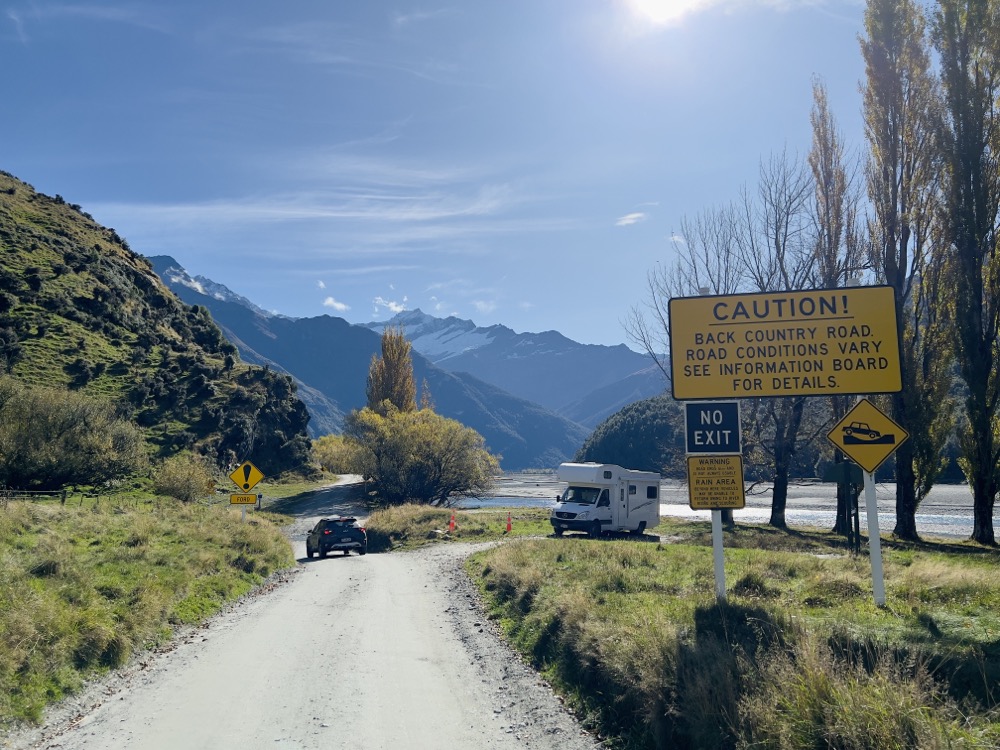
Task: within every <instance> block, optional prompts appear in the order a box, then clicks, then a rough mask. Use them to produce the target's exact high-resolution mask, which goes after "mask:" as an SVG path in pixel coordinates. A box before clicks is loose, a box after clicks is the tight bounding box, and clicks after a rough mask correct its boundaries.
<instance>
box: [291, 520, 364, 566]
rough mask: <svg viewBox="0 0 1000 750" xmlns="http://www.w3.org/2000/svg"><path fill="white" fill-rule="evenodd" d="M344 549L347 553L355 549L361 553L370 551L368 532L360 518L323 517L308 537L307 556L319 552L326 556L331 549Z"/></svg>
mask: <svg viewBox="0 0 1000 750" xmlns="http://www.w3.org/2000/svg"><path fill="white" fill-rule="evenodd" d="M338 549H339V550H343V552H344V554H345V555H349V554H351V550H355V551H356V552H357V553H358V554H359V555H363V554H365V553H366V552H368V534H367V533H365V529H364V527H363V526H359V525H358V519H356V518H349V517H345V516H338V517H337V518H321V519H319V522H318V523H317V524H316V525H315V526H313V528H312V531H310V532H309V536H307V537H306V557H312V556H313V555H315V554H316V553H319V556H320V557H326V553H327V552H330V551H331V550H338Z"/></svg>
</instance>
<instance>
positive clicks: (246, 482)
mask: <svg viewBox="0 0 1000 750" xmlns="http://www.w3.org/2000/svg"><path fill="white" fill-rule="evenodd" d="M229 478H230V479H232V480H233V481H234V482H235V483H236V486H237V487H239V488H240V489H241V490H243V491H244V492H249V491H250V490H252V489H253V488H254V487H255V486H256V485H257V482H259V481H260V480H261V479H263V478H264V475H263V474H261V473H260V469H258V468H257V467H256V466H254V465H253V464H252V463H250V462H249V461H244V462H243V463H242V464H240V465H239V466H237V467H236V471H234V472H233V473H232V474H230V475H229Z"/></svg>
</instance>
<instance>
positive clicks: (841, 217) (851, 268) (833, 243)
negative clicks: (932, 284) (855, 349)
mask: <svg viewBox="0 0 1000 750" xmlns="http://www.w3.org/2000/svg"><path fill="white" fill-rule="evenodd" d="M809 119H810V122H811V123H812V146H811V148H810V150H809V157H808V162H809V169H810V171H811V172H812V181H813V204H814V208H813V213H814V216H815V221H816V231H815V238H814V242H815V262H814V266H813V272H812V273H813V281H812V285H813V286H815V287H818V288H821V289H836V288H838V287H843V286H847V285H848V284H849V283H850V280H851V279H854V278H855V277H856V276H857V275H858V274H859V273H860V271H861V268H862V263H863V256H864V244H865V243H864V237H863V234H862V232H861V231H860V230H859V225H860V223H861V222H860V216H859V214H860V210H859V204H860V195H859V191H858V189H857V186H856V180H855V173H856V169H855V167H854V161H853V160H851V159H850V158H849V157H848V155H847V154H846V152H845V147H844V140H843V137H842V135H841V133H840V130H839V129H838V127H837V123H836V120H835V118H834V116H833V113H832V112H831V111H830V106H829V100H828V98H827V93H826V87H825V86H824V85H823V83H822V82H821V81H820V80H818V79H816V80H814V81H813V108H812V112H811V114H810V118H809ZM829 404H830V411H829V415H828V417H829V419H828V422H829V421H833V422H835V421H839V420H840V419H841V418H842V417H843V416H844V415H845V414H847V411H848V410H849V409H850V406H851V400H850V397H848V396H831V397H830V401H829ZM824 426H825V424H823V423H822V422H821V423H820V427H821V428H822V427H824ZM845 463H846V458H845V456H844V454H843V453H842V452H841V451H840V450H839V449H837V450H834V464H835V465H836V466H838V467H840V468H841V469H843V467H844V464H845ZM837 473H838V475H841V474H843V473H844V472H843V471H839V472H837ZM855 501H856V497H855V496H854V493H853V492H852V486H851V485H850V484H849V483H848V482H846V481H838V484H837V520H836V522H835V524H834V529H833V530H834V532H836V533H841V534H843V533H848V532H849V531H850V520H849V518H850V515H849V510H850V507H851V506H853V504H854V502H855Z"/></svg>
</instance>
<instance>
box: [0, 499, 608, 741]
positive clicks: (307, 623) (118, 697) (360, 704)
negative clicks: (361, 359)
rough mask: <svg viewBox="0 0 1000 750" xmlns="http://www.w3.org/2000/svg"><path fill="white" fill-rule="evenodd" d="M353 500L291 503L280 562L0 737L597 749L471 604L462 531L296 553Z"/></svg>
mask: <svg viewBox="0 0 1000 750" xmlns="http://www.w3.org/2000/svg"><path fill="white" fill-rule="evenodd" d="M354 507H355V506H354V504H353V503H352V501H351V499H350V495H349V491H348V490H347V488H343V487H337V488H332V489H330V490H328V491H326V492H324V493H322V494H319V495H317V496H316V497H314V498H313V499H311V500H310V501H309V502H307V503H305V504H300V506H299V508H298V510H297V515H298V518H297V520H296V522H295V523H294V524H293V525H292V527H291V528H290V529H289V534H290V536H291V538H292V541H293V544H294V546H295V550H296V554H297V555H298V556H299V560H298V565H297V567H296V569H295V570H294V571H292V572H288V573H284V574H281V575H279V576H276V577H274V578H273V579H272V580H271V581H269V582H268V584H267V585H265V586H263V587H262V588H261V589H260V590H259V591H257V592H255V593H254V595H252V596H249V597H247V598H245V599H244V600H243V601H242V602H240V603H238V604H237V605H234V606H232V607H230V608H229V609H228V610H227V611H225V612H223V613H221V614H220V615H218V616H217V617H215V618H214V619H213V620H212V621H211V622H209V623H207V624H206V625H205V626H203V627H200V628H197V629H194V630H191V631H188V632H185V633H183V634H182V635H181V637H179V638H178V639H175V641H174V642H173V643H172V644H171V645H170V646H169V647H167V648H164V649H162V650H161V651H159V652H156V653H151V654H145V655H143V656H141V657H139V658H137V659H135V660H133V662H132V663H131V664H130V665H129V666H128V668H127V669H125V670H123V671H122V672H121V673H120V674H117V675H115V676H113V677H111V678H109V679H106V680H103V681H101V682H99V683H95V684H93V685H91V686H90V687H89V689H88V690H86V691H85V692H84V693H81V694H80V695H78V696H76V697H75V698H73V699H72V700H70V701H67V702H65V703H64V704H62V705H61V706H59V707H56V708H55V709H53V710H52V711H51V712H50V713H49V715H48V717H47V721H46V723H45V725H44V726H42V727H39V728H35V729H32V730H28V731H23V732H20V733H14V734H12V735H10V736H8V737H6V738H5V739H4V740H3V741H2V742H0V746H2V747H8V748H12V749H14V750H27V749H28V748H51V749H54V748H60V749H61V750H83V749H87V750H118V749H119V748H121V749H124V748H130V749H132V750H160V749H162V750H176V749H177V748H184V749H185V750H198V749H201V748H204V749H205V750H208V749H209V748H210V749H211V750H226V749H227V748H240V750H258V749H260V748H273V749H276V750H282V749H284V748H295V749H296V750H298V749H300V748H302V749H305V748H352V749H358V750H377V749H381V748H393V749H394V750H420V749H422V748H435V749H436V748H450V749H454V750H464V749H468V750H473V749H476V750H478V749H480V748H497V749H510V750H514V749H515V748H517V749H518V750H523V748H536V749H539V750H555V749H556V748H558V749H559V750H584V749H585V748H590V749H593V748H595V747H598V744H597V742H596V740H595V738H593V737H592V736H590V735H589V734H587V733H586V732H584V731H583V730H582V729H581V728H580V726H579V724H578V723H577V722H576V721H575V719H574V718H573V717H572V716H571V715H570V713H569V712H568V711H567V710H566V709H565V708H564V707H563V706H562V704H561V703H560V702H559V701H558V700H557V698H556V697H555V696H554V694H553V693H552V691H551V690H550V688H549V687H548V686H547V685H546V684H545V683H544V682H543V681H542V680H541V679H540V678H539V676H538V675H537V674H536V673H535V672H534V671H533V670H532V669H530V668H529V667H527V666H526V665H525V664H523V663H522V662H521V661H520V659H519V658H518V657H517V656H516V655H515V654H514V653H513V652H512V651H511V649H509V648H508V647H507V646H506V645H505V644H504V643H503V641H502V640H501V639H500V638H499V637H498V635H497V633H496V632H495V630H494V628H493V626H492V624H491V623H490V622H489V621H488V620H486V618H485V617H484V616H483V614H482V609H481V607H480V602H479V597H478V594H477V592H476V590H475V587H474V586H473V585H472V583H471V581H470V580H469V579H468V576H467V575H466V574H465V572H464V571H463V569H462V567H461V562H462V560H463V559H464V557H465V556H466V555H468V554H469V553H470V552H471V551H472V550H473V549H474V548H475V547H474V546H473V545H465V544H461V545H459V544H455V545H447V546H445V545H439V546H434V547H430V548H425V549H423V550H419V551H415V552H405V553H393V554H378V555H375V554H372V555H367V556H364V557H360V556H357V555H350V556H347V557H342V556H340V555H336V554H335V555H333V556H331V557H329V558H327V559H323V560H320V559H313V560H310V559H307V558H305V543H304V539H305V532H306V531H307V530H308V528H309V527H310V526H311V524H312V523H313V522H314V519H315V518H316V517H318V516H320V515H330V514H334V513H344V512H351V510H352V509H353V508H354ZM286 510H288V508H286Z"/></svg>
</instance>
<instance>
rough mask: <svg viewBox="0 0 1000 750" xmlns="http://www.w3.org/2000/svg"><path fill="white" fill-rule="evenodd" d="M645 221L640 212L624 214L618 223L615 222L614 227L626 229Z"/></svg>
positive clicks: (645, 217) (644, 216) (644, 215)
mask: <svg viewBox="0 0 1000 750" xmlns="http://www.w3.org/2000/svg"><path fill="white" fill-rule="evenodd" d="M646 219H647V216H646V214H644V213H643V212H642V211H636V212H635V213H631V214H625V215H624V216H622V217H621V218H620V219H618V221H616V222H615V226H616V227H628V226H632V225H633V224H638V223H639V222H640V221H645V220H646Z"/></svg>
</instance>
